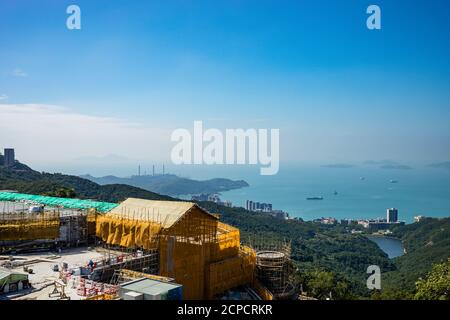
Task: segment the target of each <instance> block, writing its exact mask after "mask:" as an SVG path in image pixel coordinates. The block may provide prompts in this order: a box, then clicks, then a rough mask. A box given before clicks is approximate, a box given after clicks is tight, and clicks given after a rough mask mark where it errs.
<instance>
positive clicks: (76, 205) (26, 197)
mask: <svg viewBox="0 0 450 320" xmlns="http://www.w3.org/2000/svg"><path fill="white" fill-rule="evenodd" d="M0 201H15V202H29V203H33V204H38V205H46V206H51V207H63V208H66V209H82V210H84V209H96V210H97V211H98V212H108V211H110V210H111V209H114V208H115V207H117V206H118V204H117V203H110V202H100V201H92V200H80V199H69V198H56V197H45V196H38V195H32V194H24V193H14V192H0Z"/></svg>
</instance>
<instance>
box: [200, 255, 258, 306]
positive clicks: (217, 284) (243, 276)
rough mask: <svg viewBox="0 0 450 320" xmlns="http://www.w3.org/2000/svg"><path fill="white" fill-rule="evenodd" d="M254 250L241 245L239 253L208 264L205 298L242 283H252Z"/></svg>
mask: <svg viewBox="0 0 450 320" xmlns="http://www.w3.org/2000/svg"><path fill="white" fill-rule="evenodd" d="M255 263H256V252H255V251H254V250H252V249H251V248H249V247H243V248H242V249H240V251H239V255H237V256H235V257H232V258H228V259H226V260H222V261H219V262H215V263H211V264H210V265H209V271H208V274H207V277H208V290H207V298H208V299H212V298H213V297H214V296H215V295H217V294H220V293H223V292H225V291H226V290H229V289H231V288H235V287H238V286H241V285H244V284H248V285H253V281H254V271H255Z"/></svg>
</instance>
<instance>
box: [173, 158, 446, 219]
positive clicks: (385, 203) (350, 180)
mask: <svg viewBox="0 0 450 320" xmlns="http://www.w3.org/2000/svg"><path fill="white" fill-rule="evenodd" d="M184 169H186V168H184ZM183 171H184V172H186V171H185V170H183ZM183 171H181V172H180V174H182V172H183ZM190 177H192V178H197V179H206V178H212V177H226V178H230V179H243V180H245V181H247V182H248V183H249V184H250V187H247V188H243V189H238V190H232V191H227V192H223V193H222V197H221V198H222V200H230V201H232V202H233V205H234V206H242V207H245V202H246V200H253V201H258V202H268V203H272V204H273V208H274V209H281V210H284V211H287V212H288V213H289V214H290V216H291V217H300V218H302V219H304V220H312V219H315V218H320V217H335V218H338V219H344V218H352V219H359V218H381V217H383V218H384V217H385V216H386V209H387V208H392V207H395V208H397V209H398V210H399V220H403V221H406V222H407V223H411V222H413V220H414V216H416V215H424V216H430V217H449V216H450V170H448V169H437V168H431V167H420V168H419V167H417V168H413V169H410V170H405V169H381V168H378V167H370V166H358V167H351V168H329V167H321V166H312V165H311V166H293V165H291V166H280V171H279V173H278V174H277V175H274V176H261V175H260V174H259V169H258V168H249V167H233V166H231V167H228V168H227V167H219V168H218V167H211V168H209V169H205V167H202V169H201V170H200V168H197V169H195V170H192V172H191V175H190ZM392 182H395V183H392ZM308 197H323V200H316V201H312V200H307V199H306V198H308Z"/></svg>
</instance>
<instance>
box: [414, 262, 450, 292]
mask: <svg viewBox="0 0 450 320" xmlns="http://www.w3.org/2000/svg"><path fill="white" fill-rule="evenodd" d="M416 289H417V292H416V295H415V297H414V298H415V299H417V300H450V258H449V259H448V260H447V262H444V263H439V264H434V265H433V268H432V269H431V271H430V272H429V273H428V274H427V275H426V277H425V279H419V281H417V282H416Z"/></svg>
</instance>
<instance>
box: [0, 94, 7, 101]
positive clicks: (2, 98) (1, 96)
mask: <svg viewBox="0 0 450 320" xmlns="http://www.w3.org/2000/svg"><path fill="white" fill-rule="evenodd" d="M6 99H8V96H7V95H6V94H4V93H3V94H0V100H6Z"/></svg>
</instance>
